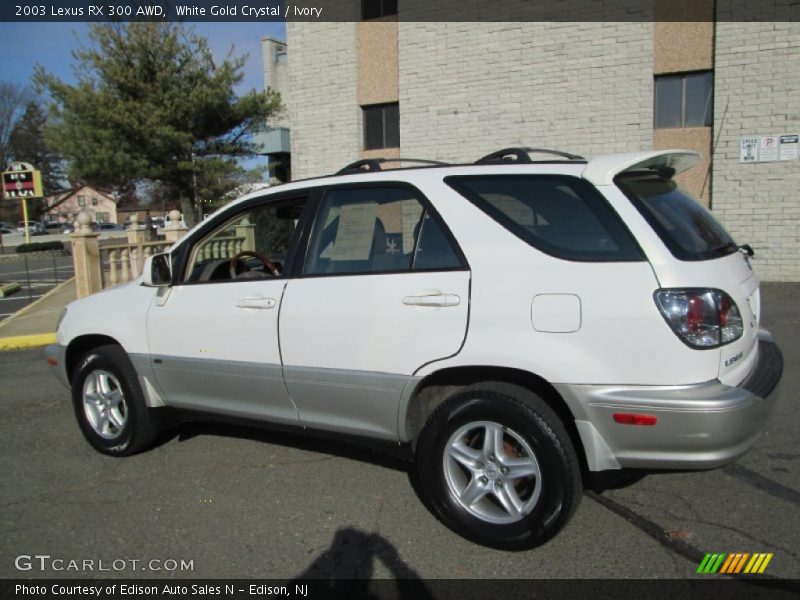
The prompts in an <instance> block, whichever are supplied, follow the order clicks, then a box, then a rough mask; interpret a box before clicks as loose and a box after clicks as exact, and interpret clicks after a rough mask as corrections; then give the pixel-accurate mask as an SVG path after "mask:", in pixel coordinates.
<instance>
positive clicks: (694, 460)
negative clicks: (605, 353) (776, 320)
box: [557, 330, 783, 471]
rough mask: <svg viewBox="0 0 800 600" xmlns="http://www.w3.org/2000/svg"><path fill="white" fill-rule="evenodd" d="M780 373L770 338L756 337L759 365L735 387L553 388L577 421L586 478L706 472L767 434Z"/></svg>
mask: <svg viewBox="0 0 800 600" xmlns="http://www.w3.org/2000/svg"><path fill="white" fill-rule="evenodd" d="M782 372H783V357H782V355H781V351H780V349H779V348H778V346H777V344H775V342H774V341H773V340H772V336H771V335H770V334H769V333H768V332H766V331H763V330H762V331H760V332H759V341H758V360H757V363H756V365H755V367H754V368H753V370H752V371H751V372H750V374H749V375H748V376H747V378H746V379H745V380H744V381H743V382H741V383H740V384H739V385H738V386H736V387H731V386H728V385H725V384H723V383H721V382H719V381H716V380H715V381H710V382H707V383H703V384H699V385H691V386H680V387H675V386H663V387H661V386H659V387H653V386H650V387H646V386H618V387H609V386H595V385H561V386H557V387H558V389H559V391H560V392H561V393H562V396H563V397H564V398H565V400H566V401H567V404H569V405H570V408H571V409H572V410H573V414H574V415H575V416H576V425H577V427H578V432H579V434H580V436H581V440H582V442H583V446H584V449H585V450H586V455H587V456H586V458H587V462H588V465H589V468H590V470H592V471H602V470H606V469H619V468H640V469H712V468H716V467H721V466H724V465H727V464H730V463H732V462H735V461H736V460H737V459H738V458H739V457H740V456H742V455H743V454H745V453H746V452H747V451H748V450H749V449H750V448H751V447H752V446H753V444H754V443H755V442H756V440H757V439H758V438H759V436H760V435H761V433H762V432H763V431H764V428H765V426H766V422H767V417H768V416H769V414H770V412H771V411H772V407H773V405H774V402H775V395H773V394H772V392H773V391H774V390H775V387H776V386H777V385H778V382H779V381H780V378H781V374H782ZM615 413H635V414H647V415H652V416H655V417H656V418H657V422H656V424H655V425H653V426H642V425H624V424H620V423H617V422H615V421H614V414H615Z"/></svg>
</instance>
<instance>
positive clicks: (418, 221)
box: [304, 187, 459, 275]
mask: <svg viewBox="0 0 800 600" xmlns="http://www.w3.org/2000/svg"><path fill="white" fill-rule="evenodd" d="M458 266H459V261H458V259H457V258H456V255H455V254H454V252H453V249H452V247H450V244H449V242H448V240H447V238H446V237H445V236H444V234H443V233H442V231H441V229H440V228H439V227H438V225H437V224H436V222H435V220H434V219H433V218H430V217H428V216H427V215H426V212H425V208H424V207H423V206H422V204H421V203H420V202H419V200H417V198H415V197H414V195H413V194H412V193H411V192H409V191H408V190H405V189H402V188H391V187H381V188H354V189H335V190H331V191H329V192H327V193H326V194H325V197H324V198H323V201H322V204H321V206H320V209H319V213H318V214H317V220H316V223H315V226H314V231H313V234H312V236H311V241H310V244H309V251H308V256H307V258H306V264H305V270H304V272H305V273H306V274H309V275H319V274H335V273H391V272H395V271H409V270H410V269H411V268H412V267H413V268H419V269H436V268H454V267H455V268H457V267H458Z"/></svg>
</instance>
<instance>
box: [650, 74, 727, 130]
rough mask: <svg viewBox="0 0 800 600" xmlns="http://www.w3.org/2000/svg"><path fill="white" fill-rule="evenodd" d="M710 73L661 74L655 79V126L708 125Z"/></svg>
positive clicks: (709, 120) (710, 90)
mask: <svg viewBox="0 0 800 600" xmlns="http://www.w3.org/2000/svg"><path fill="white" fill-rule="evenodd" d="M712 77H713V76H712V74H711V72H710V71H708V72H702V73H687V74H685V75H662V76H658V77H656V79H655V127H656V128H670V127H707V126H710V125H711V100H712V93H711V92H712V87H713V85H712V84H713V81H712Z"/></svg>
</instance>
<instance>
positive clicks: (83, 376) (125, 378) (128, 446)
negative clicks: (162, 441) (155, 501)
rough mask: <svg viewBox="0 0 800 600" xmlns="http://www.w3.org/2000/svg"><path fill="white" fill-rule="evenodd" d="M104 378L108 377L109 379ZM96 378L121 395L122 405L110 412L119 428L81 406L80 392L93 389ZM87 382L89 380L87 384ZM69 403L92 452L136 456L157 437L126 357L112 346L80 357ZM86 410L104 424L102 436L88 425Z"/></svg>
mask: <svg viewBox="0 0 800 600" xmlns="http://www.w3.org/2000/svg"><path fill="white" fill-rule="evenodd" d="M105 374H109V375H110V377H108V376H107V375H105ZM97 376H100V377H102V378H104V380H105V381H108V382H110V384H109V385H110V389H111V390H112V391H113V390H116V389H117V387H118V388H119V390H120V391H121V393H122V398H123V402H121V403H118V404H116V405H115V407H114V411H113V412H114V414H116V415H117V416H116V417H115V418H116V423H117V424H120V423H121V426H118V425H117V424H115V423H114V419H108V418H106V417H105V415H104V416H102V417H98V416H97V415H98V413H97V412H96V411H99V410H101V409H90V408H87V407H86V405H85V403H84V391H85V390H86V389H89V390H94V389H95V388H96V381H97V379H96V377H97ZM90 378H91V380H90ZM87 380H90V382H89V383H88V384H87ZM114 380H115V381H114ZM87 385H88V388H87V387H86V386H87ZM114 397H115V398H116V397H117V396H114ZM72 403H73V407H74V409H75V417H76V419H77V420H78V425H79V426H80V429H81V433H83V436H84V437H85V438H86V441H88V442H89V444H91V445H92V447H93V448H94V449H95V450H97V451H98V452H102V453H103V454H108V455H111V456H130V455H131V454H136V453H137V452H141V451H142V450H144V449H145V448H147V447H148V446H149V445H150V444H151V443H152V441H153V439H154V438H155V436H156V434H157V433H158V427H157V426H156V423H155V419H154V417H153V415H152V410H151V409H149V408H148V407H147V404H146V403H145V400H144V395H143V394H142V389H141V387H140V386H139V381H138V378H137V376H136V371H135V370H134V368H133V365H132V364H131V361H130V359H129V358H128V355H127V354H126V353H125V351H124V350H123V349H122V348H121V347H119V346H116V345H113V344H110V345H106V346H100V347H98V348H94V349H93V350H90V351H89V352H87V353H86V354H84V355H83V356H82V357H81V359H80V360H79V361H78V366H77V367H76V368H75V374H74V376H73V378H72ZM90 410H91V411H92V414H93V415H94V418H95V419H98V418H99V419H101V421H100V422H103V423H106V425H107V428H106V431H105V435H102V434H101V433H99V432H98V429H100V430H102V429H103V427H99V426H98V427H96V426H95V425H93V424H92V422H91V420H92V416H90V414H89V413H90ZM110 412H112V410H111V409H110V407H109V406H106V407H105V414H107V413H110ZM120 415H122V417H120Z"/></svg>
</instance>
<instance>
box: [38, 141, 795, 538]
mask: <svg viewBox="0 0 800 600" xmlns="http://www.w3.org/2000/svg"><path fill="white" fill-rule="evenodd" d="M533 152H534V150H533V149H530V153H533ZM535 152H537V153H540V154H541V153H547V154H550V155H552V157H548V158H546V159H544V160H538V159H537V160H534V159H533V158H531V156H530V154H529V152H528V149H520V148H508V149H505V150H501V151H498V152H495V153H492V154H490V155H488V156H486V157H484V158H482V159H480V160H478V161H477V162H476V163H474V164H465V165H442V164H440V165H436V166H430V165H429V164H426V166H425V167H424V168H410V169H392V170H386V171H382V170H381V166H380V165H381V163H380V162H379V161H378V160H362V161H358V162H357V163H354V164H352V165H349V166H347V167H345V168H344V169H342V170H341V171H340V172H339V173H337V174H336V175H334V176H329V177H323V178H318V179H312V180H307V181H296V182H292V183H289V184H286V185H282V186H279V187H274V188H269V189H267V190H260V191H257V192H254V193H252V194H249V195H247V196H244V197H243V198H241V199H239V200H238V201H236V202H233V203H231V204H229V205H228V206H226V207H225V208H224V209H223V210H221V211H219V212H217V213H215V214H214V215H213V216H212V217H211V218H209V219H207V220H206V221H203V222H202V223H201V224H200V225H199V226H198V227H197V228H195V229H194V230H193V231H191V232H190V233H189V234H187V235H186V236H184V237H183V238H182V239H180V240H179V241H178V242H177V243H175V244H174V245H173V246H172V247H171V249H170V251H169V252H168V253H164V254H157V255H155V256H150V257H148V258H147V260H146V261H145V263H144V270H143V275H142V277H141V278H140V279H138V280H137V281H134V282H131V283H129V284H125V285H120V286H117V287H115V288H112V289H109V290H106V291H104V292H103V293H102V294H95V295H93V296H89V297H87V298H83V299H81V300H78V301H77V302H73V303H72V304H70V305H69V306H68V307H67V310H66V311H65V313H64V314H63V316H62V320H61V322H60V324H59V326H58V328H57V342H58V343H57V345H55V346H50V347H49V348H48V363H49V364H50V365H52V366H53V368H54V371H55V373H56V375H57V377H58V378H59V379H60V380H61V382H63V383H64V384H65V385H66V386H68V387H69V388H70V389H71V390H72V402H73V406H74V413H75V416H76V417H77V421H78V424H79V427H80V429H81V431H82V433H83V435H84V436H85V438H86V440H87V441H88V442H89V443H90V444H91V445H92V446H93V447H94V448H95V449H96V450H98V451H99V452H103V453H105V454H109V455H113V456H126V455H130V454H134V453H136V452H139V451H141V450H144V449H145V448H147V447H149V446H150V445H151V444H152V442H153V441H154V439H155V437H156V434H157V433H158V428H159V424H161V423H164V422H169V420H170V419H171V418H172V417H173V416H175V415H178V416H183V417H185V418H187V419H188V418H197V417H198V415H199V414H203V415H205V416H206V418H213V417H216V418H223V419H225V418H240V419H249V420H251V421H257V422H262V423H270V424H272V425H274V426H277V427H283V428H285V427H287V426H290V427H293V428H295V429H296V430H297V431H304V430H311V431H316V432H318V433H319V432H323V433H328V434H331V435H349V436H352V437H353V438H355V439H358V440H361V441H364V440H365V439H371V440H373V441H374V442H375V443H376V444H379V445H380V444H387V445H389V446H390V447H393V448H396V449H403V450H405V451H406V452H407V454H409V455H410V456H413V459H414V461H415V462H414V467H413V468H414V469H416V481H417V483H418V491H419V493H420V494H421V495H422V497H423V498H424V500H425V504H426V506H428V507H430V509H431V510H432V511H433V512H434V514H435V515H436V516H437V517H439V518H440V519H441V520H442V521H443V522H444V523H445V524H446V525H447V526H448V527H450V528H452V529H453V530H454V531H456V532H458V533H459V534H461V535H463V536H464V537H466V538H468V539H470V540H473V541H476V542H478V543H481V544H485V545H487V546H492V547H496V548H504V549H514V550H519V549H524V548H530V547H532V546H536V545H539V544H542V543H544V542H546V541H547V540H549V539H550V538H552V537H553V536H554V535H556V533H558V531H560V530H561V529H562V528H563V527H564V526H565V525H566V524H567V522H568V521H569V519H570V517H571V516H572V515H573V513H574V512H575V510H576V507H577V505H578V503H579V501H580V499H581V497H582V494H583V489H584V487H583V486H584V482H585V479H584V478H586V477H590V476H592V475H593V474H594V475H597V474H600V473H603V472H606V471H615V472H616V473H619V472H620V471H621V470H622V469H628V468H631V469H657V470H665V469H673V470H679V471H686V470H703V469H711V468H716V467H722V466H724V465H728V464H731V463H733V462H735V461H736V460H737V459H738V458H739V457H741V456H742V455H743V454H745V453H746V452H747V451H748V450H749V449H750V448H751V447H752V446H753V444H754V443H755V442H756V440H757V439H758V438H759V436H760V435H761V433H762V432H763V431H764V429H765V428H766V426H767V418H768V416H769V414H770V412H771V411H772V408H773V403H774V396H772V397H770V395H771V393H772V391H773V390H774V388H775V386H776V385H777V384H778V381H779V380H780V378H781V373H782V369H783V366H782V364H783V363H782V357H781V352H780V349H779V348H778V346H777V345H776V344H775V342H774V341H773V339H772V337H771V336H770V334H769V332H767V331H765V330H763V329H761V327H760V322H761V320H762V318H763V315H762V308H763V307H762V305H761V301H760V292H759V281H758V278H757V277H756V275H755V273H754V272H753V266H752V264H751V260H750V258H751V256H752V254H753V251H752V248H750V247H749V246H747V245H742V246H740V245H738V244H737V243H736V242H735V241H734V240H733V238H731V236H730V235H729V234H728V232H726V231H725V229H724V228H723V227H722V226H721V225H720V224H719V223H718V222H717V221H716V219H715V218H714V216H713V215H712V214H711V213H710V212H709V211H708V210H706V208H705V207H704V206H703V205H702V204H700V203H699V202H698V201H697V200H695V199H694V198H692V197H691V196H690V195H689V194H688V193H686V192H685V191H683V190H681V189H680V188H679V187H678V185H677V183H676V181H675V179H674V178H675V176H676V175H677V174H679V173H681V172H682V171H685V170H686V169H688V168H690V167H692V166H693V165H696V164H697V163H698V162H699V160H700V157H699V155H698V154H696V153H693V152H688V151H683V150H661V151H651V152H633V153H630V154H614V155H607V156H599V157H596V158H593V159H591V160H588V161H587V160H585V159H582V158H581V157H578V156H574V155H571V154H567V153H564V152H558V151H544V150H541V149H538V150H535ZM428 162H430V161H428ZM120 315H125V318H124V319H121V318H120ZM181 411H183V412H181ZM59 451H61V452H63V451H65V450H64V449H63V448H60V449H54V452H59ZM703 482H704V477H703V476H702V475H699V476H697V477H696V478H695V479H694V480H693V481H690V480H689V479H687V480H686V483H687V486H702V485H703ZM352 484H353V485H349V484H348V485H347V486H344V487H343V488H342V489H340V490H337V491H336V493H337V494H339V495H342V494H349V493H352V494H358V493H360V492H359V491H358V489H359V487H362V488H363V487H369V486H370V482H369V481H363V482H360V483H359V482H355V481H353V482H352ZM274 493H275V494H280V493H281V490H279V489H276V490H275V492H274ZM687 493H688V494H690V493H691V490H690V489H688V488H687ZM588 534H590V532H587V535H588Z"/></svg>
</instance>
